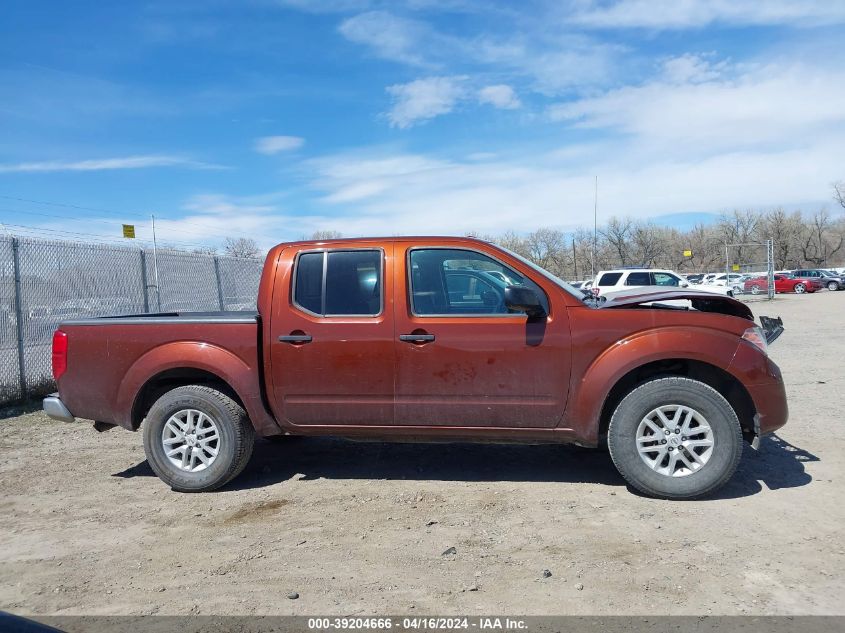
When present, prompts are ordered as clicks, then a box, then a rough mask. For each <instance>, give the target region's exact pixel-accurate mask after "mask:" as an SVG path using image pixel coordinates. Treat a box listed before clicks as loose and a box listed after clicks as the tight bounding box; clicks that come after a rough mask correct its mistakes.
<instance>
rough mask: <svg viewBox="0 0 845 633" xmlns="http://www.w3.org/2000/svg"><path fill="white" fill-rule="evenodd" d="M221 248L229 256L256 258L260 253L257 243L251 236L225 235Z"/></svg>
mask: <svg viewBox="0 0 845 633" xmlns="http://www.w3.org/2000/svg"><path fill="white" fill-rule="evenodd" d="M223 248H224V250H225V252H226V255H228V256H229V257H243V258H256V257H258V256H259V255H260V254H261V249H260V248H258V243H257V242H256V241H255V240H254V239H252V238H251V237H239V238H237V239H235V238H232V237H227V238H226V242H225V244H224V246H223Z"/></svg>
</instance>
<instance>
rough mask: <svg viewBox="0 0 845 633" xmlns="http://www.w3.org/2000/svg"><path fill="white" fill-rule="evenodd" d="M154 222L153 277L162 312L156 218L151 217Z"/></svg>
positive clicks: (157, 306) (158, 304)
mask: <svg viewBox="0 0 845 633" xmlns="http://www.w3.org/2000/svg"><path fill="white" fill-rule="evenodd" d="M150 218H151V219H152V222H153V275H154V276H155V280H156V311H157V312H161V288H160V287H159V285H158V244H157V243H156V216H155V215H150Z"/></svg>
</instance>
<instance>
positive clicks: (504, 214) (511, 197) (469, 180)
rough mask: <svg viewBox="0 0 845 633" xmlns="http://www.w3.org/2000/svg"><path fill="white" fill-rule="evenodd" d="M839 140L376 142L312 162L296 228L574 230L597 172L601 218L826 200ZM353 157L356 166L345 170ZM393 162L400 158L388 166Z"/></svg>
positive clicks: (588, 218) (588, 217)
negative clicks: (592, 144)
mask: <svg viewBox="0 0 845 633" xmlns="http://www.w3.org/2000/svg"><path fill="white" fill-rule="evenodd" d="M843 142H845V134H840V135H839V136H838V137H836V138H831V139H830V140H829V141H820V142H816V143H814V144H813V145H811V146H808V147H802V148H793V149H786V150H781V151H745V152H724V153H719V154H716V155H714V156H712V157H709V158H706V159H703V160H688V161H685V160H680V159H678V158H677V157H676V156H667V157H664V158H663V159H658V160H649V161H641V160H640V158H641V157H640V156H639V155H638V154H636V153H635V152H633V151H632V152H630V153H629V152H628V151H625V150H624V149H622V148H619V147H617V146H610V145H608V146H600V147H597V148H596V151H595V152H594V155H595V157H594V158H593V159H592V160H590V161H587V162H585V161H582V160H580V159H577V158H574V157H565V158H561V157H560V156H558V155H556V153H555V152H549V153H544V154H540V155H536V156H534V157H532V158H530V159H528V158H517V157H513V156H511V157H509V158H506V157H503V158H500V159H498V160H490V161H484V162H477V161H469V160H463V161H459V160H446V159H440V158H435V157H431V156H425V155H400V156H394V155H386V156H384V157H383V158H382V159H381V160H375V159H373V157H372V156H370V155H369V153H368V152H364V153H363V154H362V155H360V156H358V158H357V159H356V158H355V156H354V155H352V154H349V153H345V154H342V155H337V156H334V157H325V158H323V159H320V161H318V162H314V163H312V164H310V165H309V167H310V168H312V169H313V170H314V173H313V180H312V186H313V187H314V188H316V189H317V190H319V191H322V192H323V193H324V197H323V198H322V201H321V204H320V205H319V206H318V208H319V209H321V211H320V213H318V214H315V215H313V216H312V217H311V218H310V219H304V220H302V221H301V222H300V223H299V224H298V226H299V227H302V229H301V230H300V233H308V232H310V231H312V230H317V229H334V230H338V231H341V232H342V233H343V234H344V235H352V236H354V235H402V234H419V233H422V234H436V233H441V234H451V235H460V234H463V233H465V232H466V231H481V232H483V233H497V232H501V231H505V230H508V229H516V230H530V229H534V228H537V227H540V226H553V227H559V228H562V229H565V230H568V229H573V228H576V227H578V226H587V225H590V224H592V213H593V185H594V181H593V179H594V177H595V175H596V174H598V175H599V221H600V222H601V221H604V220H606V219H607V218H608V217H610V216H611V215H629V216H632V217H640V218H648V217H654V216H656V215H665V214H674V213H679V212H685V211H715V212H718V211H721V210H728V209H733V208H765V207H770V206H777V205H790V204H802V203H810V204H820V203H822V202H823V201H824V199H825V198H827V197H829V183H830V181H832V180H833V179H834V177H835V175H836V174H837V173H838V171H839V157H840V155H841V144H842V143H843ZM350 163H355V164H356V165H357V167H356V169H354V170H348V169H347V168H346V167H347V166H348V165H349V164H350ZM385 164H392V165H394V166H397V167H399V166H401V168H399V169H396V170H395V171H391V172H390V173H389V174H388V175H385V169H384V166H385ZM414 166H416V167H414ZM332 216H333V217H332ZM314 218H318V219H317V220H315V219H314ZM306 227H307V230H305V229H306Z"/></svg>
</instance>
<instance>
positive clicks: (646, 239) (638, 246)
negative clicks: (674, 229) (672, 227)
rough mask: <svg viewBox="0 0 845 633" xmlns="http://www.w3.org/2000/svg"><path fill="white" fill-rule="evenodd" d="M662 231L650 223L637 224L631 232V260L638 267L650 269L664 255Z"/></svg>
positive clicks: (665, 245) (664, 247)
mask: <svg viewBox="0 0 845 633" xmlns="http://www.w3.org/2000/svg"><path fill="white" fill-rule="evenodd" d="M663 237H664V236H663V231H661V230H660V229H659V228H658V227H656V226H654V225H653V224H651V223H643V222H637V223H636V224H634V227H633V229H632V231H631V238H630V246H629V249H630V252H631V259H632V260H633V261H634V262H635V263H636V264H637V265H639V266H645V267H647V268H648V267H651V266H654V265H655V264H656V263H657V260H658V259H659V258H661V257H662V256H663V255H665V253H666V247H667V244H666V242H665V241H664V239H663Z"/></svg>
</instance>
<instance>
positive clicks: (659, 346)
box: [563, 326, 741, 446]
mask: <svg viewBox="0 0 845 633" xmlns="http://www.w3.org/2000/svg"><path fill="white" fill-rule="evenodd" d="M738 346H739V338H738V336H737V335H735V334H730V333H728V332H722V331H720V330H713V329H708V328H698V327H689V326H684V327H667V328H659V329H650V330H647V331H644V332H641V333H638V334H634V335H632V336H630V337H627V338H625V339H623V340H620V341H618V342H617V343H615V344H613V345H612V346H610V347H608V348H607V349H606V350H605V351H604V352H602V353H601V354H600V355H599V356H598V357H597V358H596V359H595V360H594V361H593V362H592V363H591V364H590V366H589V367H588V368H587V371H586V372H584V375H583V376H582V377H581V378H580V380H578V379H577V377H576V376H573V379H572V380H573V384H572V385H571V389H570V393H572V394H575V399H574V401H573V402H572V404H571V407H570V408H569V409H568V414H567V415H566V416H565V419H564V422H563V425H564V426H568V427H569V428H571V429H572V431H573V432H574V434H575V435H576V436H577V437H578V438H579V440H580V441H582V442H583V443H584V444H587V445H590V446H595V445H596V444H597V443H598V435H599V425H600V422H601V412H602V408H603V407H604V403H605V400H606V399H607V397H608V394H610V391H611V389H613V387H614V385H615V384H616V383H617V382H618V381H619V380H620V379H621V378H622V377H623V376H625V375H626V374H627V373H628V372H630V371H632V370H634V369H636V368H637V367H642V366H643V365H647V364H649V363H652V362H656V361H661V360H672V359H678V358H681V359H688V360H695V361H700V362H702V363H707V364H709V365H714V366H716V367H718V368H720V369H722V370H724V371H726V372H728V373H732V372H731V371H730V365H731V361H732V360H733V357H734V354H735V353H736V350H737V347H738ZM737 378H738V379H739V377H738V376H737ZM740 380H741V379H740ZM576 381H577V382H576Z"/></svg>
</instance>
